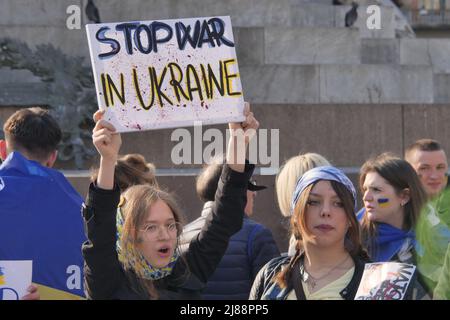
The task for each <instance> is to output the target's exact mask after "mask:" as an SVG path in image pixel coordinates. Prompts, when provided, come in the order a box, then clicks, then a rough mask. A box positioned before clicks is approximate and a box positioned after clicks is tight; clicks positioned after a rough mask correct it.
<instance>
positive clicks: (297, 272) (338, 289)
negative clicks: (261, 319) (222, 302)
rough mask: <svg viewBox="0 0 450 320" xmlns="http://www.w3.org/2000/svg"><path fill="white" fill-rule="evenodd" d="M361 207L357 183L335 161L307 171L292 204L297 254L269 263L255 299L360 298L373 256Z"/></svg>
mask: <svg viewBox="0 0 450 320" xmlns="http://www.w3.org/2000/svg"><path fill="white" fill-rule="evenodd" d="M355 208H356V191H355V188H354V187H353V184H352V183H351V181H350V180H349V179H348V178H347V177H346V176H345V175H344V174H343V173H342V171H340V170H339V169H337V168H334V167H330V166H324V167H317V168H314V169H311V170H309V171H307V172H306V173H305V174H304V175H303V176H302V177H301V178H300V180H299V181H298V182H297V185H296V188H295V191H294V194H293V197H292V204H291V211H292V217H291V232H292V233H293V235H294V236H295V238H296V239H297V248H296V249H297V250H296V254H295V255H294V256H293V257H280V258H276V259H273V260H271V261H270V262H269V263H268V264H266V265H265V266H264V267H263V269H262V270H261V271H260V272H259V274H258V276H257V277H256V280H255V282H254V284H253V288H252V293H251V299H277V300H323V299H333V300H343V299H345V300H351V299H354V297H355V294H356V292H357V289H358V286H359V283H360V280H361V277H362V274H363V271H364V264H365V262H366V261H367V255H366V253H365V251H364V250H363V248H362V246H361V242H360V231H359V224H358V221H357V219H356V216H355Z"/></svg>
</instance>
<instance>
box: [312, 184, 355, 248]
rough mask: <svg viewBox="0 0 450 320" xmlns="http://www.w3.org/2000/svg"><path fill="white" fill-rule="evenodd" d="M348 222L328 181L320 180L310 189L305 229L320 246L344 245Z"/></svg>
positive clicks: (340, 203) (341, 204)
mask: <svg viewBox="0 0 450 320" xmlns="http://www.w3.org/2000/svg"><path fill="white" fill-rule="evenodd" d="M349 223H350V222H349V220H348V218H347V214H346V213H345V210H344V205H343V203H342V201H341V199H340V198H339V197H338V195H337V194H336V191H334V189H333V187H332V185H331V183H330V181H327V180H320V181H319V182H317V183H316V184H315V186H314V187H313V188H312V190H311V193H310V195H309V198H308V202H307V206H306V227H307V229H308V231H309V232H310V233H311V234H312V235H313V236H314V238H315V239H314V240H313V241H314V242H315V244H316V245H320V246H327V247H328V246H332V245H339V244H342V245H343V244H344V239H345V234H346V233H347V230H348V228H349Z"/></svg>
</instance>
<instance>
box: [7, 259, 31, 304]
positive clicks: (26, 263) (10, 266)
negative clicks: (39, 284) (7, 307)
mask: <svg viewBox="0 0 450 320" xmlns="http://www.w3.org/2000/svg"><path fill="white" fill-rule="evenodd" d="M32 266H33V262H32V261H31V260H10V261H8V260H1V261H0V300H20V299H21V298H22V297H23V296H25V295H27V294H28V292H27V289H28V287H29V286H30V285H31V278H32V274H33V268H32Z"/></svg>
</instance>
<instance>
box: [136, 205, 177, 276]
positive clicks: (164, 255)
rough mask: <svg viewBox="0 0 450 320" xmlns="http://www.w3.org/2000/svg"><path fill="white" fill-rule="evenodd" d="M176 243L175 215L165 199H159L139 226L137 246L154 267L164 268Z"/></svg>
mask: <svg viewBox="0 0 450 320" xmlns="http://www.w3.org/2000/svg"><path fill="white" fill-rule="evenodd" d="M139 240H141V241H139ZM176 245H177V223H176V221H175V217H174V215H173V213H172V210H170V208H169V206H168V205H167V204H166V203H165V202H164V201H162V200H157V201H156V202H155V203H154V204H153V205H152V206H151V207H150V209H149V211H148V214H147V217H146V219H145V220H144V222H143V224H142V225H141V226H140V228H139V231H138V246H137V247H138V249H139V251H140V252H141V253H142V255H143V256H144V257H145V259H147V261H148V262H149V263H150V264H151V265H152V266H153V267H155V268H162V267H165V266H166V265H168V264H169V262H170V259H171V258H172V256H173V254H174V252H175V249H176Z"/></svg>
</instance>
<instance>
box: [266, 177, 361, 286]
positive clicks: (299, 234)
mask: <svg viewBox="0 0 450 320" xmlns="http://www.w3.org/2000/svg"><path fill="white" fill-rule="evenodd" d="M319 181H321V180H318V181H316V182H315V183H313V184H311V185H309V186H308V187H306V188H305V190H304V191H303V192H302V194H301V195H300V198H299V200H298V202H297V205H296V206H295V208H294V212H293V214H292V217H291V233H292V234H293V235H294V236H295V238H296V239H297V248H296V249H297V250H296V253H295V255H294V257H293V258H292V259H291V261H290V263H289V265H288V266H287V267H286V268H283V269H282V270H281V271H280V272H279V273H278V274H277V275H275V277H274V282H275V283H277V284H278V286H280V288H286V287H287V281H288V279H289V275H290V272H291V270H292V268H293V266H294V265H295V263H296V262H297V260H298V258H299V257H300V256H301V254H302V253H303V252H304V242H305V241H308V240H310V239H311V238H312V234H311V232H310V231H309V230H308V229H307V228H306V210H307V206H308V199H309V196H310V193H311V190H312V189H313V188H314V186H315V185H316V184H317V182H319ZM330 183H331V186H332V187H333V190H334V191H335V192H336V194H337V196H338V197H339V199H340V200H341V201H342V203H343V206H344V211H345V214H346V216H347V219H348V221H349V222H350V228H349V229H348V231H347V234H346V235H345V242H344V246H345V249H346V250H347V251H348V252H349V253H350V255H351V256H354V257H355V256H360V257H363V258H366V257H367V254H366V252H365V251H364V249H363V247H362V245H361V236H360V229H359V223H358V220H357V219H356V215H355V208H354V201H353V196H352V194H351V193H350V191H349V190H347V188H346V187H345V186H344V185H342V184H341V183H339V182H336V181H330Z"/></svg>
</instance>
